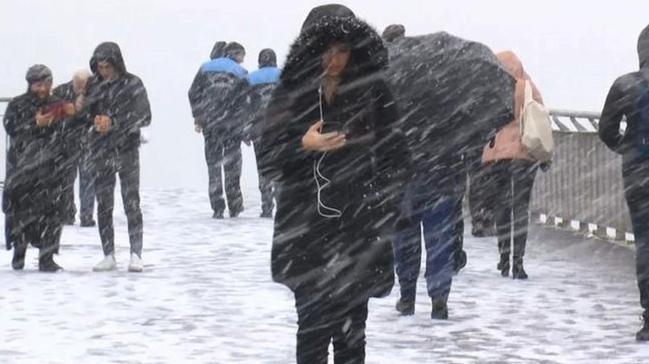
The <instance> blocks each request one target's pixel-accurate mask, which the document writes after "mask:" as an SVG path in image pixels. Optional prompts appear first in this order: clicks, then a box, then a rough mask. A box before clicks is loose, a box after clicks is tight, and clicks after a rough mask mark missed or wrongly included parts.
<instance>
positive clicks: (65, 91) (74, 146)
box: [52, 70, 97, 227]
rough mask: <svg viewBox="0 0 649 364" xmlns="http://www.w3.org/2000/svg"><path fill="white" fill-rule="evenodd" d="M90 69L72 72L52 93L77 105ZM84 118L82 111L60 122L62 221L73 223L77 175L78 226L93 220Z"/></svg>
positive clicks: (81, 98)
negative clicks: (63, 155) (63, 170)
mask: <svg viewBox="0 0 649 364" xmlns="http://www.w3.org/2000/svg"><path fill="white" fill-rule="evenodd" d="M90 77H91V73H90V72H89V71H87V70H80V71H77V72H75V73H74V75H73V76H72V80H71V81H69V82H66V83H64V84H62V85H59V86H58V87H56V88H55V89H54V90H53V91H52V93H53V95H55V96H57V97H59V98H61V99H63V100H66V101H68V102H73V103H75V105H78V106H79V107H81V105H83V102H84V99H85V97H86V90H87V86H88V81H89V79H90ZM88 123H89V122H88V120H87V119H86V116H85V115H84V114H83V113H80V114H77V115H75V116H74V117H71V118H68V119H66V120H65V121H64V123H63V132H64V133H65V137H64V138H63V139H64V141H65V148H64V149H65V151H66V159H65V166H67V167H68V172H69V173H68V177H69V178H68V179H67V184H66V188H65V190H64V194H63V199H64V206H65V207H64V221H65V223H66V224H68V225H73V224H74V221H75V215H76V212H77V209H76V207H75V204H74V200H75V198H74V181H75V180H76V178H77V173H78V175H79V201H80V202H81V203H80V208H79V218H80V220H81V227H93V226H95V225H96V224H97V223H96V222H95V221H94V220H93V218H92V216H93V210H94V205H95V192H94V191H95V190H94V182H93V176H92V172H91V171H92V170H91V168H90V160H89V158H90V153H89V152H90V150H89V148H88V133H87V132H86V131H87V128H86V125H87V124H88Z"/></svg>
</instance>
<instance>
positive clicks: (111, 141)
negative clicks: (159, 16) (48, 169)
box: [85, 42, 151, 272]
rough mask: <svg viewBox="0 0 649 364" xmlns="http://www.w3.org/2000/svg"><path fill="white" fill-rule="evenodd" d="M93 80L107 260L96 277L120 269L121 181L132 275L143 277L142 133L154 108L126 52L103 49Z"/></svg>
mask: <svg viewBox="0 0 649 364" xmlns="http://www.w3.org/2000/svg"><path fill="white" fill-rule="evenodd" d="M90 69H91V70H92V72H93V74H94V77H93V79H92V80H91V83H90V85H89V90H88V96H87V98H86V106H85V107H86V113H87V115H88V120H90V121H91V122H92V126H93V131H92V133H91V136H90V145H91V159H92V161H91V163H92V165H93V169H94V176H95V190H96V193H97V217H98V222H99V236H100V238H101V245H102V249H103V252H104V259H103V260H102V261H101V262H99V263H98V264H97V265H95V267H94V268H93V270H94V271H96V272H101V271H111V270H115V269H116V268H117V262H116V259H115V231H114V228H113V206H114V204H115V183H116V176H117V175H119V180H120V187H121V192H122V202H123V204H124V210H125V212H126V218H127V221H128V235H129V241H130V245H131V249H130V257H131V260H130V263H129V265H128V271H129V272H142V270H143V269H144V263H143V261H142V245H143V238H144V231H143V221H142V210H141V208H140V129H141V128H143V127H146V126H149V125H150V124H151V107H150V105H149V98H148V96H147V92H146V89H145V87H144V84H143V83H142V81H141V80H140V78H139V77H137V76H136V75H134V74H132V73H129V72H128V71H127V70H126V65H125V63H124V58H123V57H122V51H121V50H120V48H119V46H118V45H117V44H116V43H113V42H106V43H102V44H100V45H99V46H97V48H96V49H95V51H94V53H93V55H92V57H91V59H90Z"/></svg>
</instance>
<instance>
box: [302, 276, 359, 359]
mask: <svg viewBox="0 0 649 364" xmlns="http://www.w3.org/2000/svg"><path fill="white" fill-rule="evenodd" d="M333 297H335V295H329V294H324V293H317V292H313V289H311V288H302V289H298V290H296V291H295V307H296V309H297V317H298V330H297V350H296V354H297V355H296V356H297V364H327V358H328V355H329V353H328V350H329V344H330V343H331V342H332V341H333V349H334V364H362V363H365V323H366V321H367V301H363V302H357V301H356V302H355V301H354V300H352V299H344V298H342V297H338V298H333ZM350 302H355V303H350Z"/></svg>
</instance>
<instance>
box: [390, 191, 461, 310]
mask: <svg viewBox="0 0 649 364" xmlns="http://www.w3.org/2000/svg"><path fill="white" fill-rule="evenodd" d="M431 190H432V188H431V187H430V186H429V185H422V186H414V188H412V189H411V190H410V191H409V192H410V193H409V195H410V196H407V198H406V201H404V204H407V205H409V207H410V208H411V209H412V210H411V212H410V218H409V219H407V223H404V224H403V225H402V226H401V227H400V229H399V231H398V233H397V239H396V241H395V246H394V256H395V265H396V272H397V276H398V278H399V285H400V286H401V299H402V300H411V301H414V300H415V295H416V291H417V278H418V277H419V270H420V267H421V229H422V227H423V232H424V243H425V245H426V273H425V275H424V276H425V277H426V285H427V286H428V296H429V297H431V298H436V297H440V296H443V295H448V294H449V293H450V291H451V283H452V280H453V268H454V260H453V252H454V241H455V239H454V234H453V228H454V224H455V217H456V215H457V211H456V209H457V208H458V204H457V197H456V196H438V197H431V195H432V193H431V192H430V191H431Z"/></svg>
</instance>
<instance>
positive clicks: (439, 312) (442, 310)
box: [430, 295, 448, 320]
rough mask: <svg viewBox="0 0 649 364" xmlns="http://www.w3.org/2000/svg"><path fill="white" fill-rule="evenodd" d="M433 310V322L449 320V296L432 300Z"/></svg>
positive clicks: (431, 313) (431, 315) (431, 316)
mask: <svg viewBox="0 0 649 364" xmlns="http://www.w3.org/2000/svg"><path fill="white" fill-rule="evenodd" d="M431 301H432V303H433V309H432V310H431V312H430V318H431V319H433V320H448V306H447V304H446V302H447V301H448V296H447V295H444V296H440V297H435V298H433V299H432V300H431Z"/></svg>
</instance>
